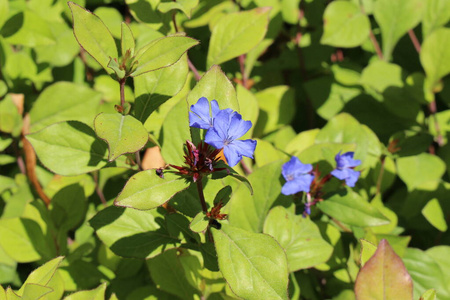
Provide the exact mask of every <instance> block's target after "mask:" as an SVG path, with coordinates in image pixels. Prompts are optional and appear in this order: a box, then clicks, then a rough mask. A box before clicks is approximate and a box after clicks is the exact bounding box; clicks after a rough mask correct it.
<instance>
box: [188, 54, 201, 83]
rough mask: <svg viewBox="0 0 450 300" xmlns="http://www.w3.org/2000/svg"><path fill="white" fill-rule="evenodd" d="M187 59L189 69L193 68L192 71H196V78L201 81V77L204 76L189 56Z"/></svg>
mask: <svg viewBox="0 0 450 300" xmlns="http://www.w3.org/2000/svg"><path fill="white" fill-rule="evenodd" d="M187 60H188V66H189V69H191V71H192V73H194V77H195V80H197V81H199V80H200V78H202V77H201V76H200V74H199V73H198V71H197V68H196V67H195V66H194V64H193V63H192V62H191V60H190V59H189V57H188V59H187Z"/></svg>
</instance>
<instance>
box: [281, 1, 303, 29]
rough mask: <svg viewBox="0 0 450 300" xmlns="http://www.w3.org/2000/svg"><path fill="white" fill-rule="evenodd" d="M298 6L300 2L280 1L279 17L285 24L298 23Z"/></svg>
mask: <svg viewBox="0 0 450 300" xmlns="http://www.w3.org/2000/svg"><path fill="white" fill-rule="evenodd" d="M299 4H300V0H281V15H282V16H283V20H284V21H285V22H287V23H289V24H297V23H298V22H299V13H300V10H299Z"/></svg>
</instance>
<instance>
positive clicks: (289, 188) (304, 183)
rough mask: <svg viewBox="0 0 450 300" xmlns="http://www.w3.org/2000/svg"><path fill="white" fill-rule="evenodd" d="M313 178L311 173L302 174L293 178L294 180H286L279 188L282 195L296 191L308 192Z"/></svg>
mask: <svg viewBox="0 0 450 300" xmlns="http://www.w3.org/2000/svg"><path fill="white" fill-rule="evenodd" d="M313 180H314V176H313V175H311V174H303V175H302V176H300V177H298V178H295V179H294V180H290V181H287V182H286V183H285V184H284V185H283V187H282V188H281V193H282V194H283V195H293V194H296V193H298V192H306V193H308V192H309V190H310V188H311V183H312V181H313Z"/></svg>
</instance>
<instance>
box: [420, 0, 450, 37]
mask: <svg viewBox="0 0 450 300" xmlns="http://www.w3.org/2000/svg"><path fill="white" fill-rule="evenodd" d="M425 2H426V4H425V12H424V14H423V20H422V32H423V36H424V37H425V38H426V37H427V36H429V35H430V34H431V33H432V32H433V31H434V30H436V29H438V28H440V27H442V26H444V25H445V24H446V23H447V22H448V21H449V20H450V2H449V1H447V0H425Z"/></svg>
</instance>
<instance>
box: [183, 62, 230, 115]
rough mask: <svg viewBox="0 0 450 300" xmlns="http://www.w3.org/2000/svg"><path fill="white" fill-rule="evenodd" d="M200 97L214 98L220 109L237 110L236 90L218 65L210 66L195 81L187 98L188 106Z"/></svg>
mask: <svg viewBox="0 0 450 300" xmlns="http://www.w3.org/2000/svg"><path fill="white" fill-rule="evenodd" d="M201 97H206V98H207V99H208V100H209V101H212V100H216V101H217V103H219V108H220V109H226V108H231V109H232V110H235V111H237V112H239V103H238V100H237V96H236V90H235V89H234V87H233V84H232V83H231V81H230V79H228V77H227V76H226V75H225V74H224V73H223V71H222V70H221V68H220V67H219V66H212V67H211V68H210V69H209V70H208V72H206V73H205V75H203V77H202V78H201V79H200V81H199V82H197V84H196V85H195V87H194V88H193V89H192V91H191V92H190V93H189V95H188V98H187V102H188V105H189V107H190V106H191V105H193V104H195V103H197V101H198V99H200V98H201Z"/></svg>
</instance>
